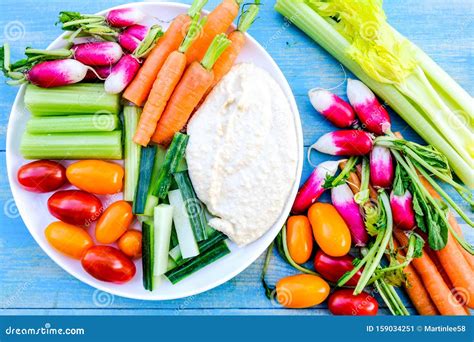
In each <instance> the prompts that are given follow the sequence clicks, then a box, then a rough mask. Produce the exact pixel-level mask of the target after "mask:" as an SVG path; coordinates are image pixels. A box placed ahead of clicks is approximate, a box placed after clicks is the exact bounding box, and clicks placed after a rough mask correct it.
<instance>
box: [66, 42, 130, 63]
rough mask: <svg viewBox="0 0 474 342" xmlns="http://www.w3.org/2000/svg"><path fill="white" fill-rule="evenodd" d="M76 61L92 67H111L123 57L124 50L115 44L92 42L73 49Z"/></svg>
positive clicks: (78, 45) (75, 46)
mask: <svg viewBox="0 0 474 342" xmlns="http://www.w3.org/2000/svg"><path fill="white" fill-rule="evenodd" d="M72 51H73V52H74V59H76V60H78V61H79V62H82V63H84V64H86V65H90V66H111V65H114V64H115V63H117V62H118V61H119V60H120V58H121V57H122V55H123V51H122V48H121V47H120V45H119V44H118V43H115V42H90V43H82V44H77V45H74V46H73V47H72Z"/></svg>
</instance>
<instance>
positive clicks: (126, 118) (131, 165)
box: [123, 106, 142, 202]
mask: <svg viewBox="0 0 474 342" xmlns="http://www.w3.org/2000/svg"><path fill="white" fill-rule="evenodd" d="M141 111H142V110H141V108H140V107H135V106H125V107H124V108H123V122H124V126H125V127H124V129H125V142H124V145H125V148H124V152H125V183H124V187H123V199H124V200H125V201H129V202H134V201H135V194H136V191H137V183H138V174H139V171H140V153H141V146H140V145H138V144H136V143H135V142H134V141H133V136H134V135H135V131H136V129H137V125H138V120H139V119H140V114H141Z"/></svg>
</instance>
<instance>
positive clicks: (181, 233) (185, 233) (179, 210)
mask: <svg viewBox="0 0 474 342" xmlns="http://www.w3.org/2000/svg"><path fill="white" fill-rule="evenodd" d="M168 198H169V201H170V204H171V205H172V206H173V221H174V227H175V229H176V234H177V236H178V242H179V248H180V250H181V254H182V256H183V258H191V257H194V256H196V255H198V254H199V248H198V245H197V242H196V239H195V237H194V232H193V228H192V226H191V222H190V221H189V217H188V213H187V212H186V206H185V204H184V201H183V197H182V196H181V192H180V191H179V190H172V191H170V192H169V193H168Z"/></svg>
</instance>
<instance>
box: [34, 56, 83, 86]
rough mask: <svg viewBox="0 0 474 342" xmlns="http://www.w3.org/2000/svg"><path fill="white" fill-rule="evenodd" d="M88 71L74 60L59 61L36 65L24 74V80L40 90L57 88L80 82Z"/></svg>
mask: <svg viewBox="0 0 474 342" xmlns="http://www.w3.org/2000/svg"><path fill="white" fill-rule="evenodd" d="M88 70H89V68H88V67H87V66H85V65H84V64H82V63H81V62H79V61H76V60H74V59H60V60H54V61H46V62H41V63H39V64H36V65H35V66H33V67H32V68H31V69H30V70H29V71H28V72H27V73H26V74H25V79H26V80H27V81H29V82H30V83H32V84H34V85H37V86H39V87H42V88H51V87H59V86H64V85H68V84H73V83H77V82H80V81H82V80H83V79H84V77H85V76H86V74H87V71H88Z"/></svg>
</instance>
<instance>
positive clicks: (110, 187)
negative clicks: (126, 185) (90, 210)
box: [66, 160, 124, 195]
mask: <svg viewBox="0 0 474 342" xmlns="http://www.w3.org/2000/svg"><path fill="white" fill-rule="evenodd" d="M123 175H124V171H123V167H122V166H120V165H117V164H114V163H109V162H106V161H103V160H81V161H78V162H75V163H73V164H71V165H69V166H68V168H67V169H66V177H67V179H68V180H69V182H70V183H71V184H72V185H74V186H76V187H78V188H79V189H81V190H84V191H87V192H91V193H93V194H98V195H107V194H116V193H118V192H120V191H122V186H123Z"/></svg>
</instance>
